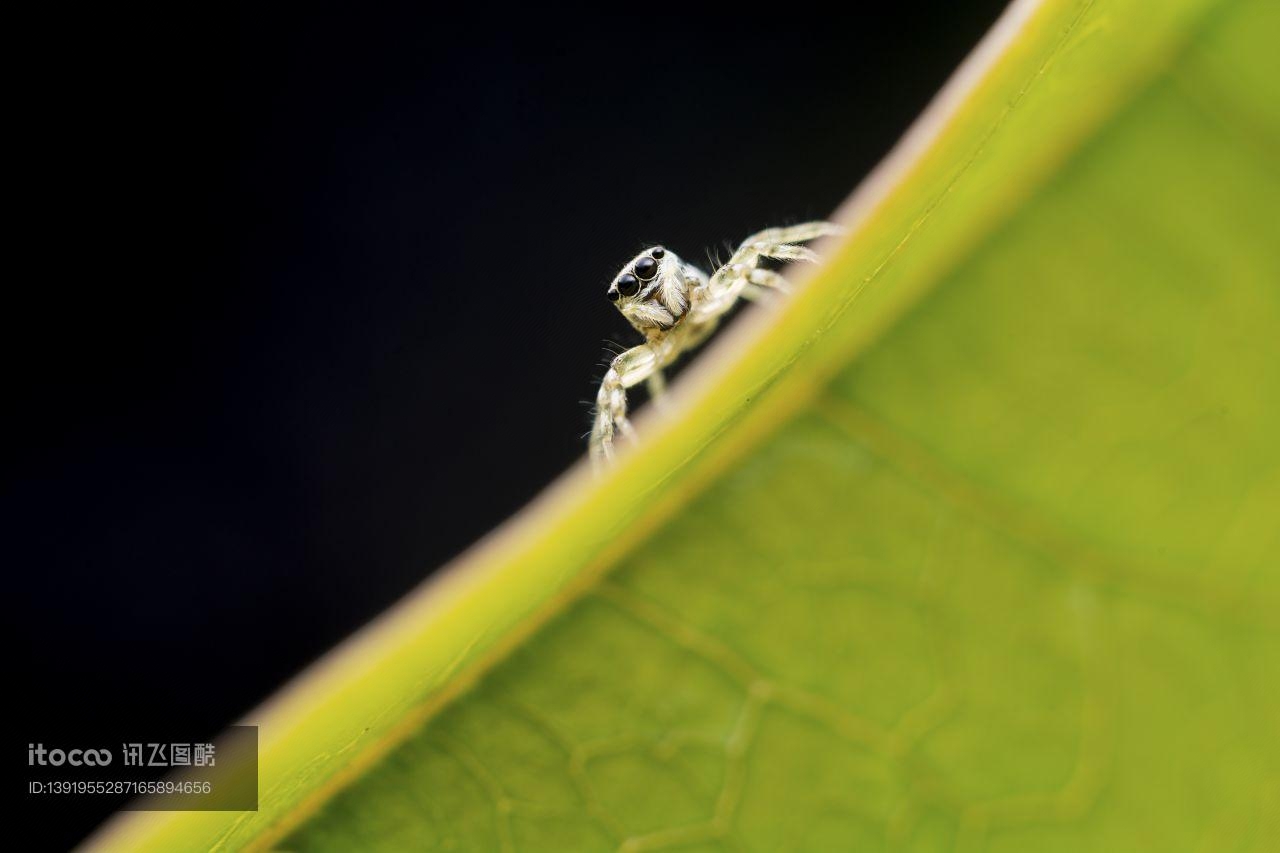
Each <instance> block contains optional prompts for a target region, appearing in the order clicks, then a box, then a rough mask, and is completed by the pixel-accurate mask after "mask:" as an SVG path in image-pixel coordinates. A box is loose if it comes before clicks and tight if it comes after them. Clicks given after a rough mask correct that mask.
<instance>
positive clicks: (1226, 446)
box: [96, 0, 1280, 851]
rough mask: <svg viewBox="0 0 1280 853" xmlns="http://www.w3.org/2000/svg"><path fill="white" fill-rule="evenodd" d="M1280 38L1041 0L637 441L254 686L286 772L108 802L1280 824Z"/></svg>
mask: <svg viewBox="0 0 1280 853" xmlns="http://www.w3.org/2000/svg"><path fill="white" fill-rule="evenodd" d="M1278 45H1280V4H1276V3H1274V2H1268V0H1254V2H1226V0H1223V2H1214V1H1213V0H1093V2H1087V1H1086V2H1044V3H1034V2H1019V3H1015V5H1014V6H1013V7H1012V9H1011V10H1010V12H1009V13H1007V14H1006V16H1005V18H1004V19H1003V20H1002V22H1001V23H1000V24H999V25H998V26H997V29H996V30H995V31H994V32H993V33H992V35H991V36H989V37H988V39H987V40H986V41H985V42H984V44H983V45H982V46H981V47H980V48H979V50H978V51H977V53H975V55H974V56H973V57H972V58H971V59H970V61H969V62H968V63H967V64H966V65H965V67H964V68H963V69H962V70H961V71H960V72H959V74H958V76H957V77H956V78H955V79H954V80H953V81H952V83H951V84H949V86H948V88H947V90H946V91H945V92H944V93H943V94H942V95H941V96H940V98H939V100H938V101H937V102H936V103H935V104H934V106H933V107H931V109H930V111H929V112H928V113H927V114H926V116H925V117H923V118H922V120H921V122H920V123H919V124H918V125H917V126H916V128H914V129H913V131H912V132H911V134H910V135H909V136H908V138H907V139H906V140H905V141H904V143H903V144H902V146H900V147H899V149H898V150H897V151H896V152H895V153H894V155H892V156H891V158H890V159H889V161H887V162H886V164H885V165H884V166H883V167H882V168H881V169H880V170H878V171H877V173H876V174H875V175H874V176H873V177H872V178H871V179H870V180H869V181H868V183H867V184H866V185H865V186H864V187H863V188H862V189H861V190H860V191H859V193H857V194H856V195H855V197H854V198H853V199H852V200H851V201H850V202H849V204H848V205H847V207H846V208H845V209H844V210H843V211H842V212H841V217H842V218H843V220H844V221H845V222H846V223H847V224H849V225H850V226H851V233H850V235H849V237H848V239H846V240H844V241H843V242H842V243H841V244H840V245H838V246H828V247H826V249H827V252H828V255H829V259H828V261H827V262H826V263H825V264H824V265H823V266H821V267H820V268H819V269H818V270H817V271H816V272H815V273H814V274H812V275H811V276H809V277H808V279H807V281H806V282H805V284H804V286H803V288H802V289H801V291H800V292H799V293H798V294H797V295H796V296H795V297H794V298H793V299H791V300H789V301H788V302H787V303H786V304H785V306H782V307H780V308H775V309H770V310H760V311H757V312H756V313H754V314H752V315H750V316H746V317H743V318H742V319H741V320H740V321H739V322H737V323H735V324H734V328H732V329H731V330H729V331H728V332H727V333H726V334H725V335H724V336H722V339H721V340H719V341H717V342H716V343H715V344H714V345H713V346H712V347H711V352H708V353H706V354H704V356H703V357H701V358H700V359H699V360H698V361H697V362H696V363H695V364H694V366H693V367H692V368H691V370H690V371H689V372H688V373H687V374H686V375H685V376H684V377H682V380H681V382H679V383H677V385H678V387H676V388H675V389H673V396H672V398H671V403H672V405H671V406H670V408H669V409H668V410H667V411H666V412H664V413H662V414H658V415H653V416H650V417H646V418H642V419H641V420H640V422H639V423H638V427H639V429H640V431H641V433H642V435H643V441H642V443H641V445H640V446H639V447H637V448H636V449H635V451H634V452H632V453H629V454H627V455H626V456H625V458H624V459H623V460H622V461H621V464H620V465H619V466H618V467H617V468H616V469H615V470H614V471H612V472H611V474H610V476H608V477H607V478H606V479H604V480H601V481H595V480H593V479H592V478H591V477H590V476H589V475H588V474H587V472H586V471H585V470H576V471H574V472H572V473H571V474H570V475H569V476H568V477H566V478H565V479H564V480H562V481H561V482H559V483H557V484H556V485H555V486H554V487H553V488H552V489H551V490H550V491H549V492H548V493H547V494H546V495H545V496H543V498H542V499H540V501H539V502H537V503H536V504H535V505H534V506H533V507H531V508H530V509H529V510H527V511H526V512H525V513H523V514H522V515H521V516H519V517H517V518H516V519H514V520H513V521H512V522H511V523H510V524H509V525H507V526H506V527H504V528H503V529H501V530H500V531H499V532H498V533H497V534H495V536H493V537H491V538H490V539H489V540H488V541H486V542H484V543H482V544H481V545H480V546H479V547H477V548H476V549H475V550H474V551H473V552H472V553H471V554H470V555H468V556H467V557H466V558H464V559H463V560H461V561H460V562H459V564H458V565H456V566H454V567H452V569H451V570H450V571H449V572H448V574H447V575H446V576H445V577H442V578H440V579H439V580H437V581H434V582H432V583H430V584H429V585H427V586H426V587H425V588H424V589H422V590H420V591H419V592H417V593H415V594H414V595H413V596H411V597H410V598H409V599H407V600H406V601H405V602H404V603H402V604H401V605H400V606H399V607H397V608H396V609H394V610H393V611H392V612H390V613H388V614H387V615H386V616H385V617H384V618H383V619H381V620H380V621H379V622H377V623H375V624H374V625H373V626H371V627H370V628H369V629H367V630H366V631H365V632H363V633H362V634H361V635H359V636H358V637H357V638H355V639H354V640H353V641H352V642H350V643H348V644H347V645H345V646H344V647H342V648H340V649H339V650H338V651H337V652H335V653H334V654H333V655H332V656H330V658H328V659H327V660H326V661H324V662H323V663H322V664H321V665H320V666H318V667H317V668H315V669H314V670H313V671H311V672H309V673H308V674H306V675H305V676H304V677H303V678H302V679H301V680H300V681H299V682H297V683H296V684H294V685H292V686H290V687H289V688H288V689H287V690H286V691H285V692H284V693H282V694H281V695H280V696H279V697H278V698H277V699H276V700H274V701H273V702H272V703H271V704H269V705H268V706H266V707H265V708H263V709H262V710H261V711H259V712H257V713H255V714H253V715H251V716H250V718H249V720H248V721H250V722H258V723H260V724H261V726H262V744H263V746H262V765H261V808H260V810H259V811H258V812H256V813H247V814H221V813H203V814H198V813H186V814H160V813H150V814H138V813H135V814H132V815H129V816H128V817H123V818H121V819H120V820H118V821H117V822H116V824H115V825H113V826H111V827H110V828H109V829H108V830H107V832H106V833H104V834H103V835H101V836H99V838H98V839H96V841H97V843H99V844H101V845H102V846H104V847H109V848H120V849H129V850H141V849H155V850H181V849H208V848H210V847H221V848H238V847H241V846H244V845H253V846H257V847H272V846H279V847H282V848H285V849H291V850H326V849H334V850H348V849H374V848H385V849H410V848H412V849H435V848H441V849H454V850H551V851H566V850H607V849H616V848H623V849H627V850H642V849H661V848H668V847H680V848H681V849H686V850H713V849H728V848H742V849H812V850H849V849H878V848H895V849H899V848H900V849H920V850H929V849H938V848H950V847H956V846H959V847H963V848H966V849H972V848H981V847H987V848H991V849H1000V850H1037V851H1042V850H1060V849H1073V850H1074V849H1088V850H1104V849H1107V850H1111V849H1114V850H1184V849H1210V850H1237V849H1241V850H1243V849H1264V848H1269V849H1277V846H1278V845H1280V737H1277V734H1276V733H1277V731H1280V627H1278V626H1280V618H1278V617H1277V614H1278V613H1280V537H1278V534H1277V529H1280V524H1278V521H1280V440H1278V437H1280V228H1278V227H1277V222H1278V221H1280V59H1278V56H1280V49H1278V47H1277V46H1278ZM838 108H839V105H838V104H833V109H838Z"/></svg>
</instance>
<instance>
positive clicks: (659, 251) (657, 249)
mask: <svg viewBox="0 0 1280 853" xmlns="http://www.w3.org/2000/svg"><path fill="white" fill-rule="evenodd" d="M666 253H667V250H666V249H664V248H662V247H661V246H654V247H653V248H652V249H650V250H649V254H651V255H653V256H654V257H655V258H657V259H659V260H661V259H662V256H663V255H665V254H666Z"/></svg>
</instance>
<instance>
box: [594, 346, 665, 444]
mask: <svg viewBox="0 0 1280 853" xmlns="http://www.w3.org/2000/svg"><path fill="white" fill-rule="evenodd" d="M661 367H662V364H661V359H660V355H659V353H658V351H657V350H656V349H655V348H654V347H653V346H651V345H649V344H641V345H640V346H638V347H633V348H631V349H629V350H627V351H626V352H624V353H622V355H620V356H618V357H617V358H615V359H614V360H613V361H612V362H611V363H610V364H609V370H608V371H607V372H606V373H605V375H604V379H602V380H601V381H600V391H599V393H597V394H596V416H595V422H594V423H593V425H592V427H591V460H592V462H594V463H595V464H596V465H597V466H599V465H600V463H602V462H606V461H608V460H610V459H612V458H613V437H614V435H615V433H617V432H621V433H623V434H624V435H628V436H629V435H630V434H631V423H630V421H628V420H627V389H628V388H630V387H632V386H634V385H638V384H639V383H641V382H643V381H645V380H646V379H649V378H650V377H652V376H654V375H656V374H657V372H658V370H659V369H660V368H661Z"/></svg>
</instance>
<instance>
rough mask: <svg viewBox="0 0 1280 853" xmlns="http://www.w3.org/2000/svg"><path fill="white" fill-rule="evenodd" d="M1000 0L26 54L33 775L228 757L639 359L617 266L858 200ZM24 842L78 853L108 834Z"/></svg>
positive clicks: (306, 18) (46, 830) (74, 20)
mask: <svg viewBox="0 0 1280 853" xmlns="http://www.w3.org/2000/svg"><path fill="white" fill-rule="evenodd" d="M1000 6H1001V4H1000V3H998V2H994V0H981V2H968V3H956V2H930V3H917V4H884V5H883V7H881V6H876V5H871V4H868V5H866V6H865V7H858V6H850V7H848V8H845V9H843V10H842V11H841V13H840V17H839V18H838V19H837V18H830V17H825V16H822V15H819V14H817V13H815V12H814V11H810V10H809V8H808V7H802V6H799V5H795V6H794V7H790V8H789V7H786V6H783V7H777V8H774V9H773V10H772V11H770V12H769V13H768V15H767V18H766V19H764V20H757V19H755V18H753V17H752V16H751V15H749V14H748V13H746V11H745V7H744V9H743V10H740V11H737V12H734V13H732V14H728V13H720V14H715V15H712V14H707V15H705V16H699V15H698V14H696V13H694V12H692V11H691V10H690V9H689V8H685V9H684V10H683V11H681V12H680V13H679V14H677V15H672V14H670V13H664V12H661V11H659V10H658V9H656V8H651V7H646V8H645V9H643V10H634V11H631V12H629V13H627V14H625V15H620V16H619V17H617V18H616V19H613V20H603V19H587V18H552V17H549V16H548V15H547V14H545V13H542V14H537V15H528V16H525V17H522V18H519V19H517V18H512V17H508V15H509V13H507V12H503V11H501V10H499V9H497V8H496V7H494V8H488V9H478V10H477V12H476V13H475V15H474V17H473V18H471V19H469V20H463V19H458V18H456V17H453V18H448V19H446V18H444V17H442V15H441V14H440V13H439V12H437V11H432V10H431V9H430V8H428V6H427V5H425V4H423V5H420V6H418V7H416V8H414V9H412V10H399V11H394V12H389V11H377V12H375V11H371V10H370V8H368V7H363V6H362V7H354V6H353V7H351V8H348V9H346V10H341V11H336V10H329V11H324V12H317V11H315V10H311V11H308V12H306V13H295V12H291V11H284V10H280V9H276V10H269V9H258V8H254V9H250V8H240V9H238V10H237V9H233V8H221V7H211V9H210V11H208V12H207V17H200V14H199V13H195V12H192V11H186V12H183V13H181V14H182V15H183V17H174V11H173V9H171V8H168V7H164V8H157V9H151V10H146V11H143V10H140V9H138V10H134V11H132V12H127V13H124V12H120V11H118V10H115V11H112V12H110V13H106V12H101V11H100V12H98V13H96V15H97V16H98V17H89V16H87V15H85V14H79V13H77V14H74V15H73V14H71V13H70V12H68V14H67V19H66V20H59V21H53V22H42V23H41V25H40V26H32V27H31V28H29V29H23V28H20V27H19V28H15V30H14V31H13V32H12V36H13V37H14V38H15V39H20V40H25V41H26V47H27V48H28V49H31V51H32V59H31V61H30V62H29V63H26V64H25V65H24V66H23V69H22V73H20V74H19V75H18V76H17V77H16V80H17V85H16V89H17V92H16V94H15V102H14V104H11V111H10V114H11V117H13V116H20V119H18V120H16V121H15V122H14V124H12V125H11V130H10V141H11V142H17V143H18V144H19V146H20V148H21V150H22V154H21V155H20V156H12V157H11V158H10V162H9V164H8V165H9V171H10V177H11V179H12V181H13V187H14V188H15V190H16V192H15V193H14V194H12V195H11V199H15V200H17V201H18V204H17V205H16V206H17V207H18V208H19V211H18V212H19V218H20V219H21V220H22V224H21V225H20V226H18V227H15V229H14V230H13V231H12V232H11V234H10V238H11V240H14V241H15V247H16V248H17V250H18V251H17V252H16V253H15V256H14V257H13V258H11V263H10V266H9V275H7V276H6V278H7V286H6V288H5V291H6V296H5V301H6V308H5V311H4V317H5V323H4V327H5V332H4V336H3V339H4V346H5V353H4V356H5V362H4V363H5V370H6V383H5V386H6V387H5V391H6V394H5V398H6V401H7V403H8V405H7V406H6V409H7V410H8V417H7V418H6V420H7V422H8V425H9V428H10V437H9V438H8V439H7V440H6V442H5V445H6V452H5V457H6V462H5V465H4V478H3V502H2V504H0V517H3V519H4V525H5V529H6V531H7V533H6V539H7V540H8V543H9V544H8V547H7V548H6V553H7V554H8V558H7V566H6V569H7V571H6V573H5V576H6V578H7V579H8V580H9V582H10V583H11V584H12V587H11V592H10V594H9V596H8V601H9V603H10V607H9V612H10V614H11V618H10V624H11V625H12V626H13V628H14V632H15V640H14V645H13V646H12V648H14V649H15V651H16V654H15V655H14V659H15V660H16V662H17V669H18V680H17V685H18V689H17V690H16V692H14V693H11V694H10V706H11V708H12V709H13V710H15V711H16V713H17V716H18V719H19V723H20V725H19V727H18V728H17V729H15V731H16V735H17V738H18V740H20V741H21V744H20V747H21V750H22V752H23V753H25V751H26V743H27V742H28V741H33V740H40V739H44V740H45V741H51V740H61V741H66V740H71V739H74V737H73V736H74V734H75V732H76V731H77V726H81V727H83V726H86V725H88V723H89V721H92V725H93V728H94V729H95V730H101V729H102V727H104V726H105V727H107V728H108V729H109V728H110V727H111V726H112V725H119V727H120V728H121V729H124V728H127V729H129V730H130V731H139V730H145V729H146V727H147V725H149V724H154V725H156V726H157V727H160V726H161V725H163V726H164V727H165V728H166V729H169V728H172V727H173V726H174V725H175V724H181V725H182V726H184V727H187V728H188V729H190V730H192V731H196V732H203V733H205V734H207V735H212V734H214V733H216V732H217V731H218V730H219V729H220V728H222V727H223V726H225V725H227V724H229V723H231V722H233V721H234V720H235V719H236V718H237V717H238V716H239V715H241V714H243V713H244V712H245V711H247V710H249V709H250V708H251V707H252V706H254V705H255V704H257V703H258V702H259V701H261V700H262V699H263V698H265V697H266V696H267V695H268V694H269V693H270V692H271V690H272V689H274V688H275V687H277V686H278V685H279V684H280V683H281V682H282V681H283V680H284V679H286V678H288V677H289V676H291V675H293V674H294V673H296V672H297V671H298V670H299V669H300V668H301V667H303V666H304V665H305V664H307V663H308V662H309V661H311V660H313V659H314V658H315V657H316V656H317V655H319V654H321V653H322V652H324V651H325V650H326V649H328V648H330V647H331V646H332V645H333V644H334V643H336V642H338V641H339V640H341V639H342V638H343V637H344V636H345V635H347V634H348V633H350V632H351V631H352V630H354V629H355V628H357V627H359V626H360V625H361V624H362V623H364V622H366V621H367V620H368V619H370V618H371V617H373V616H374V615H376V614H377V613H378V612H379V611H381V610H382V609H383V608H385V607H386V606H387V605H388V604H390V603H391V602H393V601H394V600H395V599H396V598H397V597H398V596H400V595H401V594H403V593H404V592H405V591H407V590H408V589H409V588H411V587H412V586H414V585H415V584H416V583H417V582H418V581H420V580H421V579H422V578H423V577H424V576H425V575H427V574H428V573H429V572H430V571H431V570H432V569H433V568H435V567H437V566H439V565H440V564H441V563H443V562H444V561H446V560H448V559H449V558H450V557H452V556H454V555H455V554H457V553H458V552H459V551H461V550H462V549H464V548H465V547H466V546H467V545H469V544H471V543H472V542H473V541H474V540H476V539H477V538H478V537H479V536H481V535H483V534H484V533H485V532H486V531H487V530H489V529H490V528H491V527H493V526H494V525H495V524H497V523H499V522H500V521H502V519H504V518H505V517H506V516H508V515H509V514H511V513H512V512H514V511H515V510H517V509H519V508H520V506H521V505H522V504H524V503H525V502H527V501H528V500H529V499H530V498H531V497H533V496H534V495H535V494H536V493H537V492H538V491H539V490H540V489H541V488H542V487H543V486H544V485H545V484H547V483H548V482H550V481H551V480H552V479H553V478H554V477H555V476H556V475H557V474H558V473H560V472H561V471H563V470H564V469H565V468H566V467H567V466H569V465H570V464H571V463H573V462H574V461H575V459H576V458H577V457H579V456H580V455H581V453H582V452H583V450H584V443H583V435H584V433H585V431H586V430H587V428H588V423H589V421H588V415H589V409H588V406H587V404H586V403H585V402H583V401H586V400H588V399H589V398H591V397H592V395H593V394H594V387H593V381H594V380H595V379H597V378H598V377H599V375H600V373H601V372H602V370H601V368H600V366H599V365H600V363H601V361H602V359H603V358H604V357H605V356H606V354H607V350H606V348H605V342H606V340H608V341H617V342H624V343H627V342H632V341H633V340H634V339H635V336H634V333H632V332H630V330H629V328H628V327H627V325H626V323H625V321H624V320H623V319H622V318H621V316H620V315H618V314H617V313H616V312H615V311H614V309H613V308H612V306H611V305H610V304H609V303H608V302H607V301H606V300H605V298H604V289H605V287H606V286H607V284H608V282H609V280H610V279H611V278H612V277H613V275H614V274H615V273H616V272H617V269H618V267H619V266H621V264H622V263H623V262H625V261H626V260H627V259H629V258H630V257H631V256H632V255H633V254H634V253H635V252H636V251H638V250H639V249H640V248H641V247H642V246H643V245H645V244H647V243H654V242H662V243H664V244H665V245H668V246H670V247H671V248H672V249H674V250H675V251H676V252H678V253H680V254H682V255H683V256H685V257H686V258H688V259H690V260H695V261H701V260H703V259H704V258H705V252H706V250H707V249H708V248H712V247H715V246H723V245H724V244H726V243H730V242H733V243H736V242H737V241H738V240H741V239H742V238H743V237H744V236H746V235H747V234H748V233H750V232H751V231H753V230H756V229H758V228H761V227H765V226H769V225H776V224H782V223H787V222H796V221H802V220H805V219H809V218H820V217H823V216H825V215H827V214H828V213H830V211H831V210H832V209H833V208H834V207H835V206H837V205H838V204H839V203H840V202H841V201H842V200H843V198H844V197H845V196H846V195H847V194H848V193H849V192H850V191H851V190H852V188H853V187H854V186H855V185H856V183H857V182H858V181H859V180H860V179H861V178H862V177H863V176H864V175H865V174H866V173H867V171H868V170H869V169H870V168H871V167H872V166H874V165H875V163H876V162H877V161H878V160H879V159H880V158H881V157H882V156H883V155H884V154H885V153H886V151H887V150H888V149H889V148H890V146H891V145H892V144H893V143H894V141H895V140H896V139H897V138H898V136H899V135H900V134H901V133H902V131H903V130H905V128H906V127H907V125H908V123H909V122H910V121H911V120H912V119H913V118H914V117H915V116H916V115H917V114H918V113H919V111H920V110H921V109H922V108H923V106H924V105H925V104H926V103H927V101H928V99H929V98H930V97H931V96H932V95H933V94H934V93H935V92H936V90H937V88H938V87H939V86H940V85H941V84H942V82H943V81H944V80H945V79H946V77H947V75H948V74H949V73H950V72H951V71H952V70H953V69H954V67H955V66H956V65H957V64H958V62H959V61H960V60H961V59H962V58H963V57H964V56H965V54H966V53H967V52H968V51H969V49H970V48H971V47H972V46H973V45H974V44H975V43H976V42H977V40H978V39H979V38H980V37H981V35H982V33H983V32H984V31H985V30H986V29H987V28H988V27H989V26H990V24H991V23H992V22H993V21H994V19H995V18H996V16H997V14H998V12H999V9H1000ZM19 259H22V260H21V262H19ZM28 817H29V818H30V819H31V820H32V821H33V822H35V823H36V824H37V828H38V830H39V832H40V836H39V837H42V838H44V839H45V840H47V841H48V842H49V846H51V847H54V848H57V847H64V846H66V845H68V844H71V843H74V841H75V840H77V839H79V838H80V837H82V836H83V835H84V834H85V833H86V832H87V831H89V830H90V829H91V828H92V827H93V826H94V825H95V823H97V822H98V821H99V820H100V819H101V818H102V817H103V814H102V810H101V809H100V808H94V806H93V805H72V804H70V803H67V802H62V803H59V804H57V805H56V806H49V805H45V806H42V807H40V808H36V809H32V810H29V811H28Z"/></svg>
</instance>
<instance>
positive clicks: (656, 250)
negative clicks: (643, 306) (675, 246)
mask: <svg viewBox="0 0 1280 853" xmlns="http://www.w3.org/2000/svg"><path fill="white" fill-rule="evenodd" d="M666 253H667V252H666V250H665V249H663V248H662V247H661V246H654V247H653V248H652V249H650V250H649V254H648V255H646V256H645V257H643V258H640V259H639V260H638V261H636V262H635V264H634V265H632V267H631V269H632V270H633V272H628V273H623V274H622V275H620V276H618V290H617V293H618V294H619V295H621V296H635V295H636V294H637V293H639V292H640V283H641V282H642V281H653V278H654V276H656V275H657V274H658V261H660V260H662V256H663V255H665V254H666ZM612 294H613V291H610V295H611V296H612Z"/></svg>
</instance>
